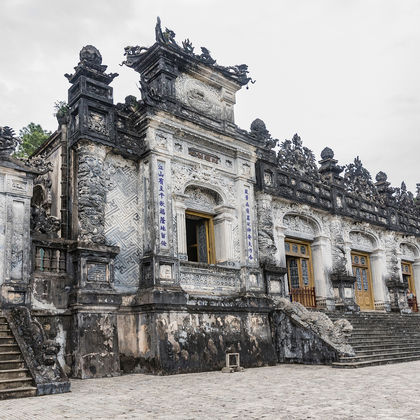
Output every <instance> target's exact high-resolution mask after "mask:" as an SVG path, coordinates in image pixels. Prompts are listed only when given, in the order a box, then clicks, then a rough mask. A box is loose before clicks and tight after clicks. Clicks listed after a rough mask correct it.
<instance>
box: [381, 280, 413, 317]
mask: <svg viewBox="0 0 420 420" xmlns="http://www.w3.org/2000/svg"><path fill="white" fill-rule="evenodd" d="M385 284H386V286H387V287H388V292H389V301H390V309H391V312H400V313H402V314H409V313H411V309H410V307H409V306H408V302H407V288H408V286H407V284H406V283H402V282H401V281H400V279H399V278H392V277H391V278H388V279H387V280H386V282H385Z"/></svg>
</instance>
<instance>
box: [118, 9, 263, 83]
mask: <svg viewBox="0 0 420 420" xmlns="http://www.w3.org/2000/svg"><path fill="white" fill-rule="evenodd" d="M155 35H156V43H157V44H158V45H160V46H162V47H169V48H170V50H172V51H176V52H177V53H181V54H182V55H183V56H184V57H186V58H192V59H193V60H194V62H201V63H204V64H206V65H209V66H212V67H213V68H215V69H217V70H218V71H220V72H221V73H222V74H223V75H224V76H226V77H228V78H230V79H232V80H234V81H235V82H236V83H238V84H239V85H240V86H247V85H248V83H249V82H251V83H255V80H252V78H251V77H249V76H248V73H249V72H248V66H247V65H246V64H238V65H236V66H228V67H225V66H221V65H219V64H217V62H216V60H215V59H214V58H213V57H212V56H211V55H210V51H209V50H208V49H207V48H205V47H201V48H200V49H201V54H195V53H194V47H193V45H192V43H191V41H190V40H189V39H186V40H185V41H183V42H182V46H181V45H178V43H177V42H176V40H175V32H174V31H173V30H172V29H168V28H165V30H164V31H163V30H162V26H161V21H160V18H159V16H158V18H157V22H156V26H155ZM153 49H154V46H153V47H150V48H147V47H140V46H138V45H137V46H135V47H133V46H128V47H126V48H125V49H124V50H125V53H124V55H125V57H126V59H125V61H123V63H122V64H124V65H126V66H127V67H131V68H133V69H134V70H136V71H138V72H139V73H142V72H143V69H144V67H145V65H144V59H145V57H146V56H147V55H148V54H147V52H148V51H149V50H150V51H152V50H153Z"/></svg>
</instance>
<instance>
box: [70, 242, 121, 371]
mask: <svg viewBox="0 0 420 420" xmlns="http://www.w3.org/2000/svg"><path fill="white" fill-rule="evenodd" d="M118 252H119V248H118V247H112V246H106V245H99V244H87V243H82V242H79V243H76V244H74V245H73V246H72V247H71V248H70V254H71V256H72V259H73V263H74V266H75V278H76V286H75V288H74V289H73V291H72V293H71V295H70V308H71V310H72V315H73V326H72V336H71V340H72V352H73V376H74V377H76V378H82V379H85V378H100V377H103V376H110V375H111V376H114V375H119V372H120V367H119V351H118V333H117V310H118V308H119V306H120V304H121V296H120V295H118V294H117V293H116V292H115V290H114V288H113V281H114V275H113V274H114V273H113V271H114V270H113V262H114V258H115V256H116V255H117V253H118Z"/></svg>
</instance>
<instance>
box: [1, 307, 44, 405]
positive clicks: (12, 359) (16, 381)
mask: <svg viewBox="0 0 420 420" xmlns="http://www.w3.org/2000/svg"><path fill="white" fill-rule="evenodd" d="M36 392H37V388H36V386H35V382H34V380H33V378H32V376H31V374H30V372H29V370H28V369H27V367H26V365H25V361H24V360H23V357H22V354H21V352H20V349H19V346H18V345H17V343H16V340H15V337H14V336H13V333H12V331H11V329H10V328H9V324H8V323H7V320H6V318H5V317H4V316H2V314H1V312H0V400H4V399H6V398H20V397H34V396H35V395H36Z"/></svg>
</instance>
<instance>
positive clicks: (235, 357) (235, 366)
mask: <svg viewBox="0 0 420 420" xmlns="http://www.w3.org/2000/svg"><path fill="white" fill-rule="evenodd" d="M243 370H244V368H243V367H241V366H240V359H239V353H226V366H225V367H224V368H223V369H222V372H223V373H233V372H242V371H243Z"/></svg>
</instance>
